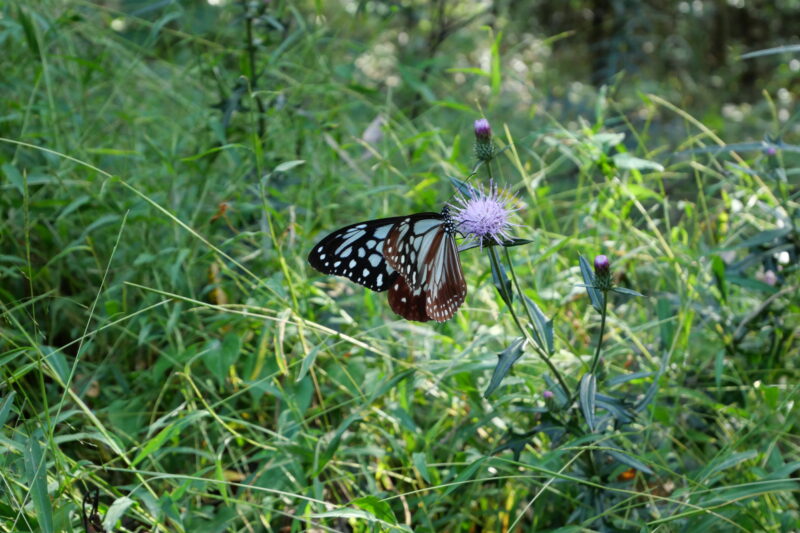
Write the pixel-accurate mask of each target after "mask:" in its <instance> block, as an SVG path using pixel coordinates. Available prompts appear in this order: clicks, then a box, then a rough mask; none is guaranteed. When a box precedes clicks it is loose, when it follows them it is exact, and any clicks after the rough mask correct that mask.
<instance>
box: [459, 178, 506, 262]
mask: <svg viewBox="0 0 800 533" xmlns="http://www.w3.org/2000/svg"><path fill="white" fill-rule="evenodd" d="M456 199H457V200H458V203H460V204H461V206H453V207H454V209H455V214H454V216H453V220H454V221H455V223H456V225H457V227H458V230H459V231H460V232H461V233H463V234H464V235H465V236H466V237H467V238H468V239H470V238H471V239H476V240H478V241H480V243H481V246H483V244H489V243H490V242H492V241H493V242H495V243H497V244H503V241H505V240H508V239H509V238H510V236H509V234H508V230H509V229H510V228H511V226H516V225H517V224H512V223H511V222H510V221H509V219H510V218H511V213H513V212H514V211H516V209H511V208H510V207H509V203H511V201H512V199H513V197H511V196H510V195H508V194H507V193H506V192H505V191H502V190H500V189H498V188H497V186H496V185H495V184H494V182H490V183H489V189H488V190H484V189H483V188H476V187H470V196H469V198H465V197H464V196H461V195H459V196H458V197H456Z"/></svg>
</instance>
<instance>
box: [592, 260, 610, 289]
mask: <svg viewBox="0 0 800 533" xmlns="http://www.w3.org/2000/svg"><path fill="white" fill-rule="evenodd" d="M594 285H595V288H597V289H600V290H601V291H608V290H610V289H611V288H612V287H613V282H612V280H611V262H610V261H609V260H608V257H606V256H605V255H598V256H597V257H595V258H594Z"/></svg>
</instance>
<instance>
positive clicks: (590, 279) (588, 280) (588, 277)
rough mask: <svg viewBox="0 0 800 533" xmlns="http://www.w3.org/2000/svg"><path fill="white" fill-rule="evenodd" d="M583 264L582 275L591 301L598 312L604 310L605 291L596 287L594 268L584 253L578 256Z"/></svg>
mask: <svg viewBox="0 0 800 533" xmlns="http://www.w3.org/2000/svg"><path fill="white" fill-rule="evenodd" d="M578 261H579V262H580V265H581V276H582V277H583V282H584V283H585V284H586V285H585V286H586V292H587V293H588V294H589V301H590V302H592V307H594V308H595V310H596V311H597V312H598V313H602V312H603V293H602V292H601V291H599V290H597V289H595V288H594V270H593V269H592V265H590V264H589V261H588V260H587V259H586V258H585V257H583V256H582V255H580V256H578Z"/></svg>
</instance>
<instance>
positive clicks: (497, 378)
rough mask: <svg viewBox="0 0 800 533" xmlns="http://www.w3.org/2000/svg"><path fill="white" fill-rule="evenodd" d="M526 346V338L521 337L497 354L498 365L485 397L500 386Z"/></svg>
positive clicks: (484, 394)
mask: <svg viewBox="0 0 800 533" xmlns="http://www.w3.org/2000/svg"><path fill="white" fill-rule="evenodd" d="M524 347H525V338H524V337H520V338H518V339H516V340H515V341H514V342H512V343H511V345H510V346H509V347H508V348H506V349H505V350H503V351H502V352H500V353H499V354H497V365H495V367H494V372H493V373H492V379H491V380H490V381H489V386H488V387H487V388H486V392H484V393H483V397H484V398H488V397H489V395H490V394H491V393H493V392H494V391H495V389H497V387H499V386H500V382H502V381H503V378H505V377H506V375H507V374H508V372H509V371H510V370H511V367H512V366H513V364H514V363H515V362H516V361H517V359H519V358H520V357H522V353H523V351H524Z"/></svg>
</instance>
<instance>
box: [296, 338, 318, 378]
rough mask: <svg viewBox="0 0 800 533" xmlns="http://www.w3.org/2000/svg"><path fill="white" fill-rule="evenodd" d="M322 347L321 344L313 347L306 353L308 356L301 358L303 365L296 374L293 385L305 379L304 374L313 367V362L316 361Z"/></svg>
mask: <svg viewBox="0 0 800 533" xmlns="http://www.w3.org/2000/svg"><path fill="white" fill-rule="evenodd" d="M323 346H324V345H323V344H318V345H316V346H314V347H313V348H312V349H311V351H310V352H308V355H306V356H305V357H303V363H302V364H301V365H300V372H298V373H297V377H296V378H295V380H294V381H295V383H297V382H298V381H301V380H302V379H303V378H304V377H306V374H307V373H308V370H309V369H310V368H311V367H312V366H314V361H316V360H317V355H318V354H319V352H320V350H321V349H322V347H323Z"/></svg>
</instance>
